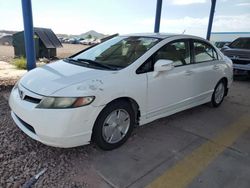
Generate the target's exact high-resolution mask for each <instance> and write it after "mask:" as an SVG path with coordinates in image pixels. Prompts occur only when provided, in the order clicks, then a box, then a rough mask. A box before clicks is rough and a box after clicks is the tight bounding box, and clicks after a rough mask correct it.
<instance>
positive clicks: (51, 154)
mask: <svg viewBox="0 0 250 188" xmlns="http://www.w3.org/2000/svg"><path fill="white" fill-rule="evenodd" d="M9 93H10V86H8V87H5V89H3V88H0V145H1V147H0V166H1V168H0V187H20V186H22V185H23V184H24V183H25V182H26V181H27V180H29V178H31V177H32V176H33V175H35V174H36V173H38V172H39V171H41V170H42V169H43V168H47V172H46V173H45V174H44V175H43V176H41V178H40V179H39V180H38V182H37V183H36V184H35V186H34V187H93V186H94V184H93V182H92V183H91V186H90V185H89V184H88V183H87V181H88V180H89V177H85V176H86V175H88V176H90V174H89V170H88V172H84V171H82V170H81V169H79V168H80V166H84V167H85V171H86V169H91V166H90V167H88V165H89V164H90V163H88V161H89V154H91V153H93V152H95V151H97V150H96V149H95V146H93V145H89V146H85V147H77V148H72V149H60V148H53V147H48V146H45V145H43V144H41V143H39V142H37V141H34V140H32V139H31V138H29V137H28V136H26V135H25V134H24V133H22V132H21V130H20V129H18V128H17V127H16V125H15V124H14V122H13V121H12V119H11V117H10V108H9V106H8V100H7V99H8V97H9ZM78 166H79V168H77V167H78ZM92 179H93V181H96V178H95V177H93V178H92ZM94 187H95V186H94Z"/></svg>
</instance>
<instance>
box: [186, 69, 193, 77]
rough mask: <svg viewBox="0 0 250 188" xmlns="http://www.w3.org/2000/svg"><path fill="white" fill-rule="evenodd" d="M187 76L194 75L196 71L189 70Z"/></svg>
mask: <svg viewBox="0 0 250 188" xmlns="http://www.w3.org/2000/svg"><path fill="white" fill-rule="evenodd" d="M185 74H186V76H190V75H192V74H194V71H191V70H187V71H186V72H185Z"/></svg>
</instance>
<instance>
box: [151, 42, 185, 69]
mask: <svg viewBox="0 0 250 188" xmlns="http://www.w3.org/2000/svg"><path fill="white" fill-rule="evenodd" d="M159 59H168V60H172V61H173V62H174V66H176V67H177V66H182V65H186V64H190V50H189V43H188V41H176V42H171V43H169V44H167V45H165V46H164V47H162V48H161V49H160V50H159V51H158V52H156V54H155V61H157V60H159Z"/></svg>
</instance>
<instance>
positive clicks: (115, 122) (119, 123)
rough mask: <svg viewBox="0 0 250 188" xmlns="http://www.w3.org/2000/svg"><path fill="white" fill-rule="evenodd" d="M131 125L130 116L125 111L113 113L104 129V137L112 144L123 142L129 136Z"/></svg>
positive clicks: (107, 119) (106, 121) (120, 110)
mask: <svg viewBox="0 0 250 188" xmlns="http://www.w3.org/2000/svg"><path fill="white" fill-rule="evenodd" d="M129 125H130V115H129V113H128V112H127V111H126V110H124V109H118V110H115V111H113V112H111V113H110V114H109V115H108V117H107V118H106V119H105V121H104V123H103V127H102V136H103V138H104V140H105V141H106V142H108V143H110V144H114V143H117V142H119V141H121V140H122V139H123V138H124V137H125V136H126V134H127V132H128V130H129Z"/></svg>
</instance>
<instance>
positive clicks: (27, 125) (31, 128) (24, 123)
mask: <svg viewBox="0 0 250 188" xmlns="http://www.w3.org/2000/svg"><path fill="white" fill-rule="evenodd" d="M15 116H16V117H17V119H18V120H19V121H20V122H21V123H22V124H23V126H25V127H26V128H27V129H28V130H29V131H31V132H32V133H34V134H36V131H35V129H34V128H33V127H32V126H31V125H29V124H28V123H26V122H24V121H23V120H22V119H21V118H19V117H18V116H17V115H16V114H15Z"/></svg>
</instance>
